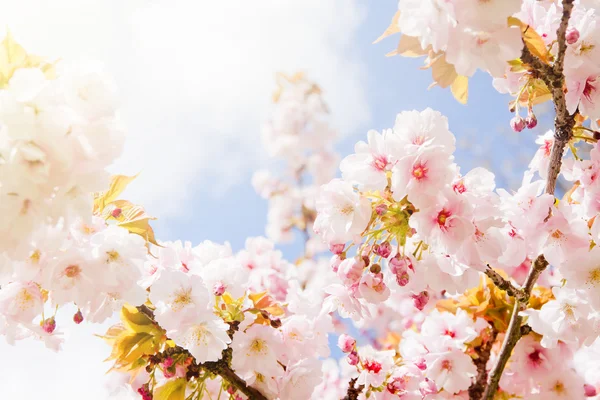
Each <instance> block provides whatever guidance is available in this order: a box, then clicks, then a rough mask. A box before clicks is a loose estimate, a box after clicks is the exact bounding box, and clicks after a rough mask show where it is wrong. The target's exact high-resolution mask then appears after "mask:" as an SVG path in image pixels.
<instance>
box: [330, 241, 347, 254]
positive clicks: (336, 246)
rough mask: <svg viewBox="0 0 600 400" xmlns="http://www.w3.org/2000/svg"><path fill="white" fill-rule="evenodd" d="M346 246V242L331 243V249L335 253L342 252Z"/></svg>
mask: <svg viewBox="0 0 600 400" xmlns="http://www.w3.org/2000/svg"><path fill="white" fill-rule="evenodd" d="M344 247H345V246H344V243H339V244H330V245H329V251H331V252H332V253H333V254H342V252H343V251H344Z"/></svg>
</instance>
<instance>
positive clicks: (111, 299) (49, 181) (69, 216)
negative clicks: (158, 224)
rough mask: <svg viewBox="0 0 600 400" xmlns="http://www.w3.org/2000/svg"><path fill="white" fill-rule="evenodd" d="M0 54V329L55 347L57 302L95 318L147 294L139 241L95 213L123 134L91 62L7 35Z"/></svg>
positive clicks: (109, 88) (108, 91)
mask: <svg viewBox="0 0 600 400" xmlns="http://www.w3.org/2000/svg"><path fill="white" fill-rule="evenodd" d="M0 53H1V54H0V61H1V68H0V70H1V71H2V74H1V76H0V214H1V215H2V218H0V286H1V289H0V304H1V306H0V333H1V334H2V335H4V336H6V338H7V340H8V341H9V342H14V341H15V340H20V339H23V338H26V337H30V336H34V337H38V338H40V339H42V340H44V341H45V342H46V344H47V346H49V347H51V348H53V349H58V348H59V347H60V343H61V341H62V335H61V334H60V333H59V331H58V330H56V320H55V316H56V312H57V310H58V309H59V308H60V307H62V306H67V305H72V304H74V305H75V306H76V307H77V311H76V312H75V315H74V316H73V319H74V321H75V322H76V323H80V322H81V321H82V320H83V319H88V320H90V321H91V322H102V321H104V320H106V319H107V318H108V317H110V316H112V315H113V314H114V312H115V311H118V310H120V308H121V306H122V305H123V304H124V303H125V302H133V303H139V302H140V301H141V302H143V301H144V299H145V293H144V290H143V288H141V287H140V286H139V285H138V284H137V281H138V280H139V279H140V278H141V276H142V267H143V264H144V261H145V259H146V254H147V249H146V243H145V240H143V239H142V238H141V237H140V236H136V235H131V234H130V233H129V231H128V230H127V229H125V228H122V227H118V226H108V225H107V224H106V223H105V221H104V219H102V218H99V217H95V216H93V215H92V209H93V205H94V196H93V195H92V193H93V192H96V191H100V190H103V189H105V187H106V185H107V183H108V181H109V179H108V178H109V174H108V172H106V170H105V168H106V167H107V166H108V165H109V164H110V163H112V162H113V161H114V160H115V158H116V157H117V156H119V155H120V152H121V148H122V145H123V139H124V135H123V132H122V130H121V129H120V127H119V121H118V118H117V114H116V110H117V107H116V94H115V87H114V85H113V84H112V82H111V81H110V80H109V79H108V78H107V77H105V76H104V75H103V73H102V72H101V70H100V69H99V67H97V66H95V65H70V64H64V63H58V64H50V63H47V62H45V61H43V60H42V59H40V58H39V57H36V56H32V55H28V54H27V53H26V52H25V50H24V49H23V48H22V47H21V46H20V45H18V44H17V43H16V42H15V41H14V40H13V39H12V37H11V36H10V35H7V36H6V38H5V39H4V41H3V42H2V52H0ZM71 308H72V306H71Z"/></svg>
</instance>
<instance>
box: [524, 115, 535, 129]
mask: <svg viewBox="0 0 600 400" xmlns="http://www.w3.org/2000/svg"><path fill="white" fill-rule="evenodd" d="M537 123H538V120H537V118H536V117H535V115H534V114H529V115H528V116H527V118H526V119H525V125H527V129H533V128H535V127H536V126H537Z"/></svg>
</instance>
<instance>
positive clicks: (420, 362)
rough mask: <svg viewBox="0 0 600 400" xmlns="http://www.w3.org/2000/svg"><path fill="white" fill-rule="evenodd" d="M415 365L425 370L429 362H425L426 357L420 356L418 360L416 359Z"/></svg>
mask: <svg viewBox="0 0 600 400" xmlns="http://www.w3.org/2000/svg"><path fill="white" fill-rule="evenodd" d="M415 365H416V366H417V368H419V369H420V370H421V371H425V370H426V369H427V363H426V362H425V359H424V358H419V359H418V360H417V361H415Z"/></svg>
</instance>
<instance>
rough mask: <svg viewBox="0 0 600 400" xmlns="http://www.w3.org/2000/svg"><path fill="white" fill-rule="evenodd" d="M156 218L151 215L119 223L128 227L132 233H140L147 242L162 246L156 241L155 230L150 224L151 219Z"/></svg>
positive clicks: (123, 226)
mask: <svg viewBox="0 0 600 400" xmlns="http://www.w3.org/2000/svg"><path fill="white" fill-rule="evenodd" d="M154 219H156V218H154V217H149V216H142V217H138V218H137V219H134V220H131V221H124V222H120V223H119V224H118V225H119V226H120V227H122V228H125V229H127V230H128V231H129V232H130V233H135V234H136V235H140V236H141V237H143V238H144V239H145V240H146V241H147V242H149V243H152V244H154V245H156V246H160V245H159V244H158V243H157V242H156V238H155V237H154V230H153V229H152V227H151V226H150V220H154Z"/></svg>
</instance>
